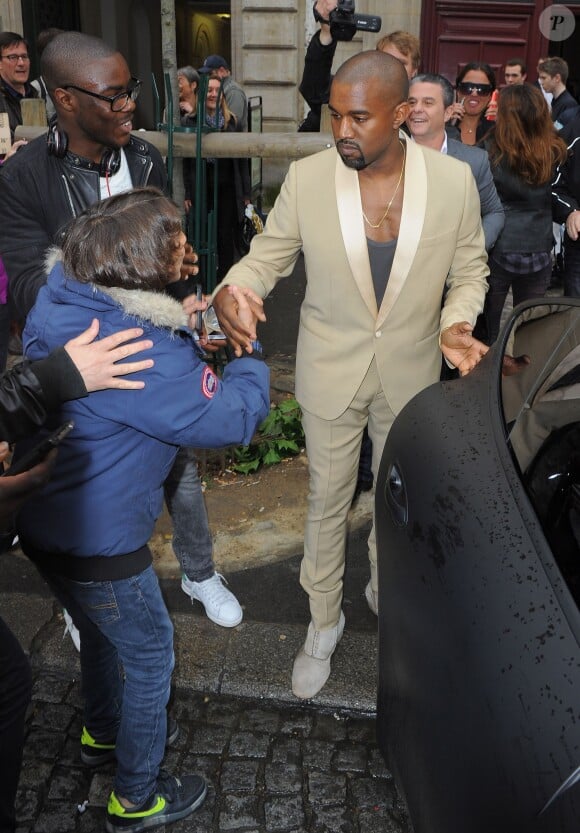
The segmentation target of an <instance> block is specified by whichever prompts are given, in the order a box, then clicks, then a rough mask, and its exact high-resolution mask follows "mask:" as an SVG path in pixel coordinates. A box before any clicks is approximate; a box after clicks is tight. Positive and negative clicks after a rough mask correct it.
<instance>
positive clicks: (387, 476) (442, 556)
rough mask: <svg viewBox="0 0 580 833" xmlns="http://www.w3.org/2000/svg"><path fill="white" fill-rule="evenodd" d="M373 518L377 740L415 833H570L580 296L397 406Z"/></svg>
mask: <svg viewBox="0 0 580 833" xmlns="http://www.w3.org/2000/svg"><path fill="white" fill-rule="evenodd" d="M552 301H553V303H552ZM506 356H516V357H522V356H527V359H523V358H520V359H519V360H518V361H511V362H509V361H508V360H507V359H506V358H505V357H506ZM376 522H377V544H378V553H379V556H378V557H379V692H378V708H377V716H378V726H377V728H378V737H379V744H380V746H381V749H382V751H383V754H384V756H385V758H386V760H387V763H388V765H389V766H390V768H391V769H392V771H393V773H394V775H395V778H396V780H397V783H398V786H399V788H400V790H401V792H402V794H403V796H404V798H405V801H406V803H407V806H408V810H409V815H410V819H411V822H412V825H413V829H414V833H519V831H525V833H536V832H537V831H538V832H539V831H541V832H542V833H568V832H569V831H570V832H571V831H574V833H578V830H580V610H579V605H580V299H578V300H571V299H565V298H564V299H562V298H560V299H546V300H544V301H543V302H540V303H538V302H535V303H528V304H523V305H520V307H518V308H517V309H516V310H515V311H514V314H513V316H512V318H511V319H510V321H509V322H508V323H507V324H506V326H505V328H504V330H503V331H502V334H501V336H500V338H499V339H498V341H497V342H496V344H495V345H494V347H493V348H492V349H491V350H490V351H489V353H488V354H487V356H486V357H485V358H484V359H483V360H482V362H481V363H480V364H479V365H478V366H477V368H476V369H475V370H474V371H473V372H472V373H470V374H469V375H468V376H466V377H464V378H462V379H458V380H455V381H451V382H444V383H440V384H437V385H433V386H431V387H429V388H428V389H426V390H425V391H423V392H422V393H420V394H419V395H418V396H416V397H415V398H414V399H413V400H412V401H411V402H410V403H409V404H408V405H407V406H406V408H405V409H404V410H403V411H402V413H401V414H400V415H399V417H398V418H397V419H396V421H395V423H394V425H393V428H392V429H391V432H390V434H389V437H388V440H387V443H386V446H385V450H384V454H383V459H382V463H381V468H380V472H379V478H378V483H377V493H376Z"/></svg>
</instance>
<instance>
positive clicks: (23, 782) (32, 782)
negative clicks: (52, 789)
mask: <svg viewBox="0 0 580 833" xmlns="http://www.w3.org/2000/svg"><path fill="white" fill-rule="evenodd" d="M53 767H54V762H49V761H39V760H38V759H36V758H29V759H27V760H26V765H25V766H23V767H22V770H21V772H20V782H19V787H20V789H26V787H32V788H34V789H38V788H39V787H41V786H44V785H45V784H47V783H48V780H49V778H50V774H51V772H52V769H53Z"/></svg>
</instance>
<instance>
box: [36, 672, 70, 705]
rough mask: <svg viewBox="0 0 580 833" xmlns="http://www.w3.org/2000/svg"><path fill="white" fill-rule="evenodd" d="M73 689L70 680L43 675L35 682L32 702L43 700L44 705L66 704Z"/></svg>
mask: <svg viewBox="0 0 580 833" xmlns="http://www.w3.org/2000/svg"><path fill="white" fill-rule="evenodd" d="M71 687H72V686H71V681H70V679H62V678H60V677H57V676H53V675H50V676H46V675H44V674H42V675H40V676H38V677H36V679H35V680H34V684H33V686H32V700H42V701H43V702H44V703H64V702H65V701H66V699H67V695H68V693H69V690H70V689H71Z"/></svg>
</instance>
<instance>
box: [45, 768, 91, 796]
mask: <svg viewBox="0 0 580 833" xmlns="http://www.w3.org/2000/svg"><path fill="white" fill-rule="evenodd" d="M90 782H91V775H90V772H89V771H87V770H86V769H84V770H80V769H68V768H67V769H64V768H63V767H55V769H54V770H53V772H52V776H51V779H50V786H49V790H48V800H49V801H60V802H62V803H65V802H66V803H70V802H72V803H73V804H82V802H83V801H85V800H86V799H87V798H88V796H89V788H90Z"/></svg>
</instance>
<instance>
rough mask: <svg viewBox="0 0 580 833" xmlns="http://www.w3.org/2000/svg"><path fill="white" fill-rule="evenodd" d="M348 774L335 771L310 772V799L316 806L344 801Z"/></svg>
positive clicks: (311, 803) (313, 805)
mask: <svg viewBox="0 0 580 833" xmlns="http://www.w3.org/2000/svg"><path fill="white" fill-rule="evenodd" d="M345 793H346V775H340V774H338V773H334V772H310V773H309V775H308V801H309V803H310V805H311V806H312V807H314V808H316V807H318V806H320V805H324V804H340V803H342V802H344V799H345Z"/></svg>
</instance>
